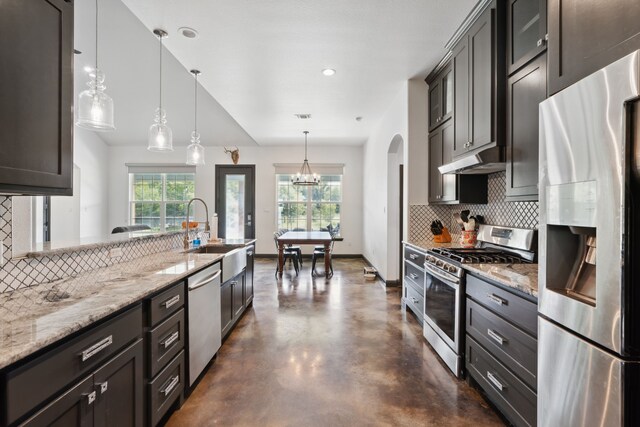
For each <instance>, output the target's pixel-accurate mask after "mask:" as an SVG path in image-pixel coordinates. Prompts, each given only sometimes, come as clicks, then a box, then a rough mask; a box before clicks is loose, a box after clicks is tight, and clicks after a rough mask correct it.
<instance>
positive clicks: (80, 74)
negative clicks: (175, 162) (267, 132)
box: [74, 0, 256, 147]
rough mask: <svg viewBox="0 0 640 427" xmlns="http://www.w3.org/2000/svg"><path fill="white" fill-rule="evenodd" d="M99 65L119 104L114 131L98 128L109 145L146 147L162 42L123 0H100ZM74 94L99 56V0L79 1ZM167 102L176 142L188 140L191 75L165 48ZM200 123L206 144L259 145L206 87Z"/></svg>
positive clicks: (201, 98) (82, 86) (155, 102)
mask: <svg viewBox="0 0 640 427" xmlns="http://www.w3.org/2000/svg"><path fill="white" fill-rule="evenodd" d="M99 5H100V9H99V11H100V16H99V56H98V59H99V67H100V68H101V69H102V70H103V71H104V72H105V75H106V81H105V84H106V86H107V90H106V92H107V93H108V94H109V95H110V96H111V97H112V98H113V100H114V104H115V125H116V130H115V131H114V132H104V133H99V135H100V137H101V138H102V139H103V140H104V141H105V142H106V143H107V144H109V145H130V146H140V147H146V145H147V132H148V129H149V126H150V125H151V123H153V117H154V111H155V109H156V108H157V106H158V80H159V75H158V64H159V42H158V38H157V37H156V36H154V35H153V33H151V32H150V31H149V30H148V29H147V28H146V27H145V26H144V25H142V23H141V22H140V20H139V19H138V18H136V16H135V15H134V14H133V13H132V12H131V11H130V10H129V9H128V8H127V7H126V6H125V5H124V4H123V3H122V2H120V1H119V0H118V1H115V0H100V3H99ZM75 18H76V19H75V37H74V40H75V48H76V49H77V50H80V51H81V52H82V54H80V55H76V56H75V90H76V95H77V94H78V93H79V92H80V91H82V90H84V89H85V88H86V82H87V81H88V77H87V73H86V71H84V67H85V66H87V65H89V66H93V65H94V61H95V1H93V0H80V1H76V2H75ZM163 64H164V70H163V73H164V75H163V82H164V89H163V90H164V94H163V98H164V101H163V104H164V108H165V109H166V111H167V120H168V124H169V126H170V127H171V128H172V130H173V139H174V145H178V146H180V145H183V146H185V145H187V144H189V139H190V136H191V131H192V130H193V116H194V112H193V110H194V80H193V75H192V74H190V73H189V71H188V70H187V69H185V67H184V66H183V65H182V64H181V63H180V62H178V60H176V58H175V57H173V56H172V55H171V54H168V52H167V51H166V49H165V52H164V54H163ZM198 104H199V105H198V109H199V112H198V116H199V120H198V128H199V131H200V133H201V135H202V143H203V144H204V145H221V146H224V145H226V146H234V145H237V146H248V145H253V146H255V145H256V142H255V141H254V140H253V138H251V136H249V134H248V133H247V132H246V131H245V130H244V129H243V128H242V127H241V126H240V125H239V124H238V123H237V122H236V121H235V119H234V118H233V117H231V115H229V113H228V112H227V111H226V110H225V109H224V108H223V107H222V106H221V105H220V104H219V103H218V102H217V101H216V100H215V99H214V98H213V97H212V96H211V95H210V94H209V93H208V92H207V91H206V90H203V89H202V88H200V92H199V95H198Z"/></svg>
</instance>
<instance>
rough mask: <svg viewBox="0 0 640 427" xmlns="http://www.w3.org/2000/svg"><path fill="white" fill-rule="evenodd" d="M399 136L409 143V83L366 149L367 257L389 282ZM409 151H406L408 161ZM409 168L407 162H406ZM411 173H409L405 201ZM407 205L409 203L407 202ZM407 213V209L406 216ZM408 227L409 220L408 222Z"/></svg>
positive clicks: (364, 236) (375, 129)
mask: <svg viewBox="0 0 640 427" xmlns="http://www.w3.org/2000/svg"><path fill="white" fill-rule="evenodd" d="M396 135H399V136H400V137H401V138H402V140H403V141H407V140H408V139H407V135H408V82H406V81H405V82H403V83H402V84H401V85H400V87H399V89H398V95H397V96H396V98H395V99H394V101H393V102H392V103H391V105H389V108H388V110H387V112H386V113H385V115H384V117H383V118H382V119H381V120H380V122H379V123H378V125H377V126H376V127H375V128H374V130H373V132H372V133H371V135H370V137H369V139H368V140H367V143H366V144H365V147H364V156H363V157H364V166H363V191H364V201H363V248H362V253H363V255H364V256H365V257H366V258H367V259H368V260H369V261H370V262H371V263H372V264H373V265H374V267H376V268H377V269H378V272H379V274H380V276H381V277H382V278H383V279H385V280H395V279H397V277H389V268H388V265H389V254H388V239H387V237H388V218H387V189H388V183H389V177H388V168H389V165H388V153H389V145H390V144H391V141H392V140H393V138H394V137H395V136H396ZM408 152H409V150H406V149H405V150H404V157H405V160H406V156H407V155H408ZM404 164H405V165H406V164H407V163H406V161H405V162H404ZM406 177H407V172H406V171H405V186H404V188H405V201H406V187H407V186H406V184H407V179H406ZM405 205H406V202H405ZM406 212H407V209H405V216H406ZM405 224H406V220H405Z"/></svg>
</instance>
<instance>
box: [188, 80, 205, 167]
mask: <svg viewBox="0 0 640 427" xmlns="http://www.w3.org/2000/svg"><path fill="white" fill-rule="evenodd" d="M191 74H193V76H194V80H195V90H194V101H195V102H194V118H193V132H191V144H189V146H188V147H187V164H188V165H196V166H202V165H204V147H203V146H202V145H201V144H200V134H199V133H198V75H199V74H200V71H198V70H191Z"/></svg>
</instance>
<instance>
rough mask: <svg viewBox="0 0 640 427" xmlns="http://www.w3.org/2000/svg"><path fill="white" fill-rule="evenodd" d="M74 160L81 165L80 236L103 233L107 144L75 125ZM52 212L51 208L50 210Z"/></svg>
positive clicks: (106, 221)
mask: <svg viewBox="0 0 640 427" xmlns="http://www.w3.org/2000/svg"><path fill="white" fill-rule="evenodd" d="M74 132H75V136H74V148H73V149H74V152H73V163H74V164H75V165H76V166H77V167H78V168H80V175H81V177H80V237H94V236H106V235H108V234H109V233H110V231H111V229H110V228H109V215H108V209H107V207H108V206H109V146H108V145H107V144H105V142H104V141H103V140H102V137H101V136H100V135H99V134H98V133H95V132H91V131H88V130H85V129H81V128H79V127H77V126H76V128H75V130H74ZM52 213H54V211H53V210H52Z"/></svg>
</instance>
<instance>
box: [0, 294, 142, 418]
mask: <svg viewBox="0 0 640 427" xmlns="http://www.w3.org/2000/svg"><path fill="white" fill-rule="evenodd" d="M143 358H144V344H143V340H142V308H141V307H140V305H138V306H137V307H134V308H132V309H130V310H128V311H126V312H124V313H122V314H120V315H118V316H116V317H114V318H113V319H111V320H108V321H106V322H103V323H101V324H100V325H98V326H95V327H93V328H91V329H90V330H88V331H86V332H84V333H82V334H81V335H80V336H78V337H76V338H73V339H71V340H69V341H67V342H66V343H64V344H61V345H59V346H57V347H55V348H53V349H51V350H49V351H48V352H46V353H45V354H43V355H41V356H39V357H37V358H36V359H33V360H31V361H30V362H28V363H26V364H24V365H21V366H18V367H16V368H12V369H10V370H9V371H8V372H6V373H5V374H4V375H3V380H2V383H3V384H2V388H3V392H2V396H3V398H2V400H3V401H2V402H1V404H2V407H3V410H2V412H3V413H2V419H1V420H0V425H2V426H8V425H11V426H12V425H17V424H18V423H21V424H22V423H24V425H28V426H48V425H59V426H65V427H66V426H85V425H88V426H94V425H95V426H112V425H117V426H142V425H143V423H144V394H143V393H144V368H143V367H144V361H143ZM70 384H71V385H70Z"/></svg>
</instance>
